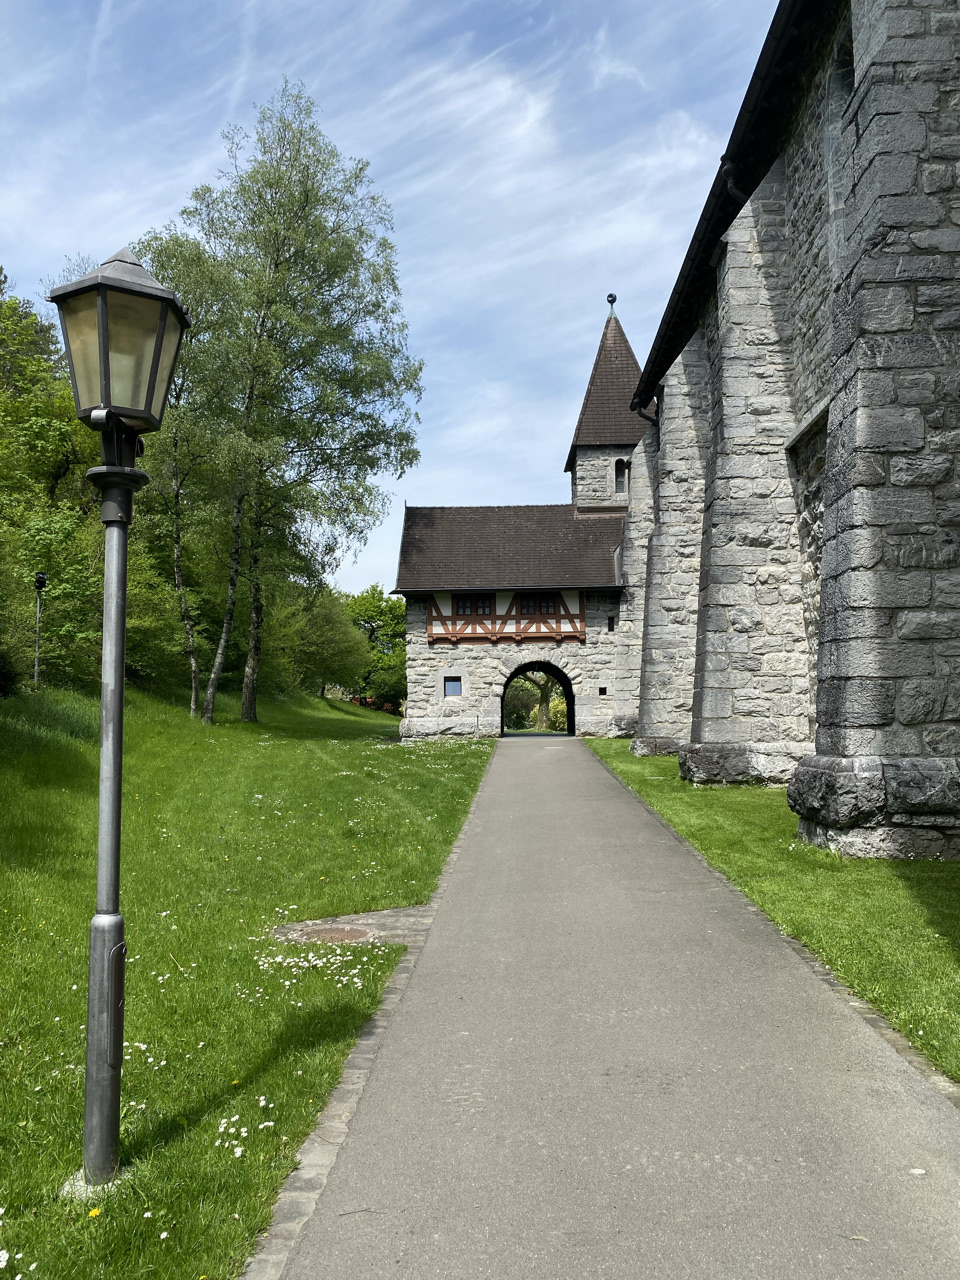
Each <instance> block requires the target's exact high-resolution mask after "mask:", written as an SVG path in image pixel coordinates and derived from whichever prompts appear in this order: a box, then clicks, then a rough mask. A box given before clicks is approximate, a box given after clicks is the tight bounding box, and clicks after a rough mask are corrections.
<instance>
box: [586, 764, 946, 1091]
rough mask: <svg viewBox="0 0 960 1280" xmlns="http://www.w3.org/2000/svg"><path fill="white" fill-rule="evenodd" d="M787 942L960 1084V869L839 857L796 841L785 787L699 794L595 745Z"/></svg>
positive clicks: (654, 767)
mask: <svg viewBox="0 0 960 1280" xmlns="http://www.w3.org/2000/svg"><path fill="white" fill-rule="evenodd" d="M589 745H590V747H591V748H592V749H593V750H594V751H595V752H596V754H597V755H598V756H599V757H600V759H601V760H603V761H604V763H605V764H607V765H609V766H610V768H611V769H614V770H615V771H616V772H617V773H618V774H619V775H620V777H622V778H623V780H624V781H625V782H626V783H628V784H629V785H630V786H631V787H632V788H633V789H634V790H635V791H636V792H637V793H638V794H639V795H640V796H642V797H643V799H644V800H646V802H647V803H648V804H649V805H650V806H651V807H652V808H654V809H656V810H657V812H658V813H660V814H661V815H662V816H663V817H664V818H666V820H667V822H669V823H670V825H671V826H672V827H674V828H675V829H676V830H677V831H678V832H679V833H680V834H681V835H682V836H684V837H685V838H686V839H687V840H689V841H690V843H691V844H692V845H694V847H695V848H697V849H698V850H699V851H700V852H701V853H702V854H703V856H704V858H705V859H706V860H707V862H709V863H710V864H711V866H714V867H716V868H717V869H718V870H719V871H722V872H723V874H724V875H725V876H727V877H728V878H729V879H730V880H732V881H733V883H734V884H736V885H738V886H739V887H740V888H741V889H742V890H743V891H744V893H746V894H747V896H748V897H750V898H751V899H752V900H753V901H754V902H755V903H756V904H757V905H758V906H759V907H760V908H761V909H762V910H763V911H764V912H765V913H766V914H767V915H768V916H769V917H770V919H771V920H773V921H774V922H775V923H776V924H777V925H779V926H780V928H781V929H782V930H783V931H784V933H787V934H789V935H790V936H791V937H793V938H797V939H799V941H800V942H802V943H804V944H805V945H806V946H807V947H809V948H810V950H811V951H814V952H816V954H817V955H818V956H819V957H820V958H821V959H822V960H823V961H824V962H825V963H826V964H827V965H829V967H830V968H831V969H832V970H833V971H834V973H835V974H836V975H837V977H838V978H840V979H841V980H842V981H843V982H845V983H846V984H847V985H848V986H849V987H850V988H851V989H852V990H853V991H855V992H856V993H857V995H859V996H862V997H863V998H864V999H866V1000H869V1001H870V1003H871V1004H872V1005H874V1007H875V1008H877V1009H879V1010H880V1011H881V1012H882V1013H884V1014H885V1015H886V1017H887V1018H888V1019H889V1020H890V1022H892V1023H893V1025H894V1026H895V1027H897V1028H898V1029H899V1030H900V1031H902V1032H903V1033H904V1034H905V1035H906V1036H907V1037H908V1038H909V1039H910V1040H911V1041H912V1042H913V1044H915V1045H916V1046H917V1048H918V1049H920V1050H921V1051H922V1052H923V1053H925V1054H926V1055H927V1057H929V1058H930V1059H931V1060H932V1061H933V1062H934V1063H935V1064H936V1065H937V1066H938V1067H939V1068H940V1070H941V1071H943V1072H944V1073H945V1074H946V1075H949V1076H951V1077H952V1078H953V1079H955V1080H960V865H958V864H957V863H952V862H924V861H918V862H900V861H887V860H880V859H876V860H874V859H854V858H841V857H840V856H839V855H838V854H835V853H831V852H830V851H829V850H826V849H817V848H815V847H814V846H813V845H809V844H806V843H805V842H804V841H802V840H800V839H799V838H798V837H797V818H796V815H795V814H793V813H791V811H790V809H789V808H788V807H787V797H786V788H784V787H737V786H730V787H694V786H692V785H691V784H690V783H686V782H682V781H681V780H680V776H679V773H678V770H677V761H676V758H675V757H670V756H648V757H646V758H644V757H638V756H632V755H630V751H629V746H630V744H629V743H628V742H626V741H624V740H622V739H619V740H610V739H593V740H592V741H591V742H590V743H589Z"/></svg>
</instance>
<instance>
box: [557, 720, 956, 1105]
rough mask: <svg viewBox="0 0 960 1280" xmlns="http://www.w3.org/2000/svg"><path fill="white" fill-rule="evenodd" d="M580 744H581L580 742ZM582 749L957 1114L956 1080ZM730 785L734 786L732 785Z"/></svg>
mask: <svg viewBox="0 0 960 1280" xmlns="http://www.w3.org/2000/svg"><path fill="white" fill-rule="evenodd" d="M581 741H583V740H582V739H581ZM583 745H584V748H585V749H586V750H587V751H589V752H590V754H591V756H593V758H594V760H596V762H597V764H598V765H599V766H600V768H601V769H605V770H606V771H607V773H609V774H610V776H611V778H615V779H616V781H617V782H619V784H620V786H621V787H623V788H624V790H625V791H628V792H629V793H630V795H631V796H633V798H634V800H636V801H637V803H638V804H639V805H641V806H642V807H643V808H644V809H645V810H646V811H647V813H648V814H649V815H650V816H651V818H653V819H655V821H656V822H658V823H659V824H660V826H661V827H663V828H664V830H666V831H669V832H670V834H671V835H672V836H673V837H674V838H675V839H676V840H678V841H679V842H680V844H681V845H683V847H684V848H685V849H686V850H687V852H688V853H692V854H693V856H694V857H695V858H696V859H697V861H698V862H701V863H702V864H703V866H704V867H706V869H707V870H708V871H709V872H710V873H711V874H712V875H714V876H716V878H717V879H718V880H719V881H720V882H721V883H722V884H723V885H724V886H725V888H727V889H728V890H729V891H730V892H731V893H734V894H736V895H737V897H738V898H741V899H742V900H743V902H744V903H745V905H746V906H747V908H748V910H750V911H755V912H756V913H757V914H758V915H761V916H763V918H764V920H766V921H767V923H768V924H769V925H770V927H771V928H772V929H773V930H774V931H775V932H776V934H777V936H778V937H779V938H780V939H781V940H782V941H783V942H785V943H786V945H787V946H788V947H789V948H790V950H791V951H793V952H794V953H795V954H796V955H798V956H799V957H800V959H801V960H803V962H804V963H805V964H806V965H807V966H808V968H810V969H812V970H813V972H814V974H815V975H816V977H818V978H819V979H820V981H821V982H823V983H825V984H826V986H828V987H829V988H830V989H831V991H833V992H834V994H835V995H837V996H840V997H842V998H843V999H844V1000H845V1001H846V1004H847V1005H848V1007H849V1008H851V1009H852V1010H853V1011H854V1013H856V1014H857V1015H858V1016H859V1017H860V1018H861V1020H862V1021H863V1022H865V1023H867V1025H868V1026H870V1027H872V1028H873V1030H874V1031H875V1032H876V1033H877V1035H878V1036H880V1038H881V1039H882V1040H885V1041H886V1042H887V1044H888V1045H890V1047H891V1048H892V1049H893V1050H894V1051H895V1052H896V1053H898V1054H899V1055H900V1057H901V1058H904V1059H905V1060H906V1061H907V1062H909V1064H910V1065H911V1066H912V1067H913V1069H914V1070H915V1071H916V1072H917V1073H918V1074H919V1075H921V1076H923V1078H924V1079H925V1080H926V1081H927V1083H928V1084H931V1085H932V1086H933V1087H934V1088H935V1089H936V1090H937V1092H938V1093H939V1094H940V1095H941V1096H942V1097H943V1098H945V1099H946V1100H947V1102H950V1103H952V1104H953V1105H954V1106H955V1107H956V1108H957V1109H958V1110H960V1084H958V1083H957V1081H956V1080H951V1079H950V1077H949V1076H945V1075H944V1074H943V1072H942V1071H940V1070H939V1068H937V1067H935V1066H934V1065H933V1063H932V1062H931V1061H930V1059H929V1058H927V1057H926V1056H925V1055H924V1054H922V1053H921V1052H920V1050H919V1049H917V1048H916V1047H915V1046H914V1045H912V1044H911V1043H910V1041H909V1040H908V1039H907V1037H906V1036H905V1035H904V1034H903V1032H902V1031H898V1030H897V1029H896V1027H895V1026H893V1024H892V1023H891V1022H889V1021H888V1019H887V1018H886V1017H885V1016H884V1015H883V1014H882V1013H881V1012H880V1011H879V1010H878V1009H875V1008H874V1007H873V1005H872V1004H870V1002H869V1001H867V1000H865V999H864V998H863V996H858V995H857V993H856V992H855V991H852V990H851V989H850V988H849V987H848V986H847V985H846V983H845V982H841V981H840V979H839V978H838V977H837V976H836V974H835V973H834V972H833V970H832V969H831V968H830V966H829V965H826V964H824V962H823V961H822V960H821V959H820V957H819V956H818V955H817V954H816V953H815V952H813V951H811V950H810V948H809V947H807V946H806V945H805V944H804V943H802V942H800V941H799V940H798V939H797V938H794V937H791V935H790V934H789V933H786V932H785V931H784V930H783V929H782V928H781V927H780V925H778V924H777V922H776V920H773V919H772V918H771V917H770V916H768V915H767V913H766V912H765V911H764V909H763V907H760V906H758V905H757V904H756V903H755V902H754V901H753V899H752V898H751V897H750V896H749V894H747V893H745V892H744V891H743V889H741V888H740V887H739V885H735V884H734V883H733V881H732V880H730V879H729V878H728V877H727V876H725V875H724V874H723V872H722V871H719V870H718V869H717V868H716V867H715V866H713V864H712V863H710V862H708V861H707V859H706V858H705V857H704V855H703V854H702V853H701V852H700V850H699V849H698V848H697V847H696V845H693V844H691V843H690V841H689V840H687V839H685V838H684V837H683V836H682V835H681V834H680V832H679V831H677V829H676V828H675V827H672V826H671V825H670V823H669V822H668V821H667V820H666V818H665V817H664V816H663V814H662V813H659V812H658V811H657V810H656V809H654V807H653V805H651V804H650V803H649V802H648V801H646V800H644V798H643V796H642V795H640V793H639V792H637V791H634V789H633V787H631V786H630V784H629V782H627V781H626V780H625V779H624V778H621V776H620V775H619V773H617V771H616V770H615V769H612V768H611V767H610V765H608V764H607V762H606V760H601V759H600V757H599V756H598V755H597V753H596V752H595V751H593V750H591V748H590V747H589V746H587V744H586V742H584V743H583ZM732 785H736V784H735V783H734V784H732Z"/></svg>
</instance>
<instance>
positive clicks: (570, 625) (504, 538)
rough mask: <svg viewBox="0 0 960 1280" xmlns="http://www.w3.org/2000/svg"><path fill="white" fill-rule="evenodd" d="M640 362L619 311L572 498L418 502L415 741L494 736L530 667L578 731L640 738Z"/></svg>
mask: <svg viewBox="0 0 960 1280" xmlns="http://www.w3.org/2000/svg"><path fill="white" fill-rule="evenodd" d="M639 375H640V368H639V365H638V364H637V361H636V357H635V356H634V354H633V352H632V351H631V349H630V344H629V343H628V342H627V339H626V336H625V334H624V332H623V329H622V327H621V325H620V321H619V320H618V319H617V317H616V315H615V314H614V313H613V307H612V305H611V308H610V316H609V317H608V319H607V322H606V324H605V326H604V330H603V335H602V338H601V342H600V348H599V350H598V352H597V357H596V361H595V362H594V367H593V372H592V374H591V377H590V381H589V384H588V387H587V392H586V396H585V397H584V402H583V408H582V410H581V412H580V418H579V420H578V422H577V426H576V430H575V432H574V437H573V442H572V444H571V446H570V451H569V456H568V458H567V465H566V469H567V471H569V472H570V476H571V487H572V493H573V498H572V501H571V502H570V503H564V504H552V505H549V506H522V507H408V508H407V510H406V512H405V518H404V526H403V540H402V544H401V549H400V567H399V571H398V576H397V591H399V592H402V593H403V594H404V595H405V596H406V599H407V684H408V695H407V703H406V712H405V716H404V719H403V722H402V725H401V733H402V734H404V735H405V736H406V737H424V736H426V737H432V736H435V735H437V734H454V735H464V734H466V735H469V736H473V735H481V736H486V735H491V734H499V733H500V732H501V729H502V724H503V720H502V716H503V694H504V690H505V688H506V685H507V683H508V682H509V680H510V679H511V678H512V677H513V676H515V675H517V674H519V673H520V672H522V671H523V670H537V671H543V672H546V673H547V674H548V675H551V676H553V677H554V679H556V680H557V681H558V682H559V683H560V685H561V688H562V689H563V691H564V694H565V696H566V699H567V708H568V728H569V730H570V732H572V733H578V734H596V735H600V736H608V737H609V736H628V735H632V734H633V733H634V732H635V731H636V727H637V707H638V703H639V696H640V653H641V636H642V629H643V566H644V564H645V561H646V543H647V538H648V536H649V526H650V511H651V494H650V481H649V476H648V475H647V473H646V470H645V469H644V466H643V463H642V459H641V465H640V467H639V469H638V468H637V467H636V466H635V465H634V459H635V457H636V454H637V445H638V443H639V442H640V441H641V440H642V439H643V437H644V436H645V435H646V433H647V427H648V424H647V423H646V422H644V421H643V420H642V419H641V418H640V417H638V416H637V415H636V414H634V413H631V412H630V398H631V396H632V394H633V391H634V388H635V387H636V384H637V379H638V377H639Z"/></svg>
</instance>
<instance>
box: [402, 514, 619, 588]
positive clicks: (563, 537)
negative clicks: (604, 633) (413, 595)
mask: <svg viewBox="0 0 960 1280" xmlns="http://www.w3.org/2000/svg"><path fill="white" fill-rule="evenodd" d="M622 537H623V517H622V516H615V515H604V516H578V515H577V514H576V511H575V509H574V507H573V506H572V505H571V504H566V503H564V504H563V505H552V506H543V507H407V509H406V511H405V512H404V519H403V538H402V541H401V543H400V565H399V568H398V570H397V586H396V590H397V591H399V592H408V593H409V592H417V591H495V590H500V591H518V590H521V589H523V588H525V587H530V588H540V587H553V588H554V589H558V588H560V587H578V588H585V587H615V586H617V585H618V581H617V568H616V555H615V553H616V549H617V547H618V546H619V544H620V541H621V539H622Z"/></svg>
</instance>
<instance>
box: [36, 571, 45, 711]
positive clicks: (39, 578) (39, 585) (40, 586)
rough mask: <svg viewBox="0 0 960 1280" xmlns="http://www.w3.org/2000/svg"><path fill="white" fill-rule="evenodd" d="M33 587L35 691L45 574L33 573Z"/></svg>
mask: <svg viewBox="0 0 960 1280" xmlns="http://www.w3.org/2000/svg"><path fill="white" fill-rule="evenodd" d="M33 585H34V586H35V587H36V590H37V639H36V643H35V645H34V648H33V687H34V688H35V689H37V688H39V686H40V612H41V603H40V601H41V597H42V595H43V592H44V589H45V587H46V585H47V575H46V574H45V573H35V574H34V575H33Z"/></svg>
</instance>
